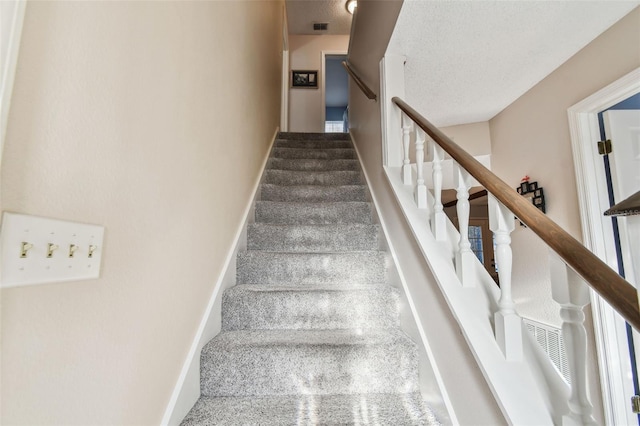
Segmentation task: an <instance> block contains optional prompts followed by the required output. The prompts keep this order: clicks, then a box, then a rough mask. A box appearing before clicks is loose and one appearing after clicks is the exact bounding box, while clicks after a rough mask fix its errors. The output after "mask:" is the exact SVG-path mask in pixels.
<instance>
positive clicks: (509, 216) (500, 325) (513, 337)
mask: <svg viewBox="0 0 640 426" xmlns="http://www.w3.org/2000/svg"><path fill="white" fill-rule="evenodd" d="M489 227H490V228H491V230H492V231H493V233H494V235H495V241H496V249H495V256H496V266H497V268H498V278H499V281H500V300H498V312H496V313H495V315H494V320H495V327H496V330H495V332H496V342H497V343H498V346H500V349H501V350H502V353H503V354H504V356H505V359H506V360H507V361H521V360H522V319H521V318H520V316H519V315H518V314H517V313H516V309H515V303H514V301H513V297H512V296H511V267H512V263H513V262H512V253H511V236H510V234H511V232H512V231H513V229H514V227H515V217H514V216H513V213H511V212H510V211H509V209H507V208H506V207H505V206H504V205H502V203H501V202H500V201H498V200H497V199H496V198H495V197H494V196H493V195H491V194H489Z"/></svg>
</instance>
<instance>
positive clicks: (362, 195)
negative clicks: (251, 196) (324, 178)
mask: <svg viewBox="0 0 640 426" xmlns="http://www.w3.org/2000/svg"><path fill="white" fill-rule="evenodd" d="M260 198H261V199H262V200H265V201H294V202H295V201H306V202H336V201H369V193H368V190H367V187H366V186H365V185H336V186H319V185H295V186H294V185H286V186H283V185H273V184H262V187H261V192H260Z"/></svg>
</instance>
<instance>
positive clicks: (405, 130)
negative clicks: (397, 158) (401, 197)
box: [402, 114, 413, 185]
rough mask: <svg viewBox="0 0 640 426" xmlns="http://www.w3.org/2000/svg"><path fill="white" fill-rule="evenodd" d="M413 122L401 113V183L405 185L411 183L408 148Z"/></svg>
mask: <svg viewBox="0 0 640 426" xmlns="http://www.w3.org/2000/svg"><path fill="white" fill-rule="evenodd" d="M412 127H413V122H412V121H411V119H410V118H409V117H407V115H406V114H402V148H403V154H404V157H403V160H402V183H404V184H405V185H413V181H412V180H411V162H410V160H409V148H410V146H411V128H412Z"/></svg>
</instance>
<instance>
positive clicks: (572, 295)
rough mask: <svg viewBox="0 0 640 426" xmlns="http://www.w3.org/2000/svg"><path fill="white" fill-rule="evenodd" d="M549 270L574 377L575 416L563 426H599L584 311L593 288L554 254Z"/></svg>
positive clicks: (572, 407) (567, 418)
mask: <svg viewBox="0 0 640 426" xmlns="http://www.w3.org/2000/svg"><path fill="white" fill-rule="evenodd" d="M549 267H550V271H551V294H552V296H553V300H555V301H556V302H558V304H559V305H560V318H562V321H563V322H562V337H563V339H564V347H565V350H566V352H567V364H568V366H569V375H570V377H571V396H570V397H569V409H570V410H571V412H570V413H568V414H565V415H564V416H563V417H562V424H563V425H564V426H569V425H595V424H596V422H595V419H594V418H593V416H592V412H593V406H592V405H591V402H590V401H589V396H588V393H587V332H586V330H585V327H584V320H585V315H584V311H583V308H584V307H585V306H586V305H587V304H588V303H589V288H588V287H587V285H586V284H585V283H584V281H583V280H582V278H580V276H579V275H578V274H576V273H575V272H574V271H573V270H572V269H571V268H569V267H568V266H567V265H566V264H565V263H564V262H563V261H562V260H561V259H560V257H559V256H558V255H557V254H555V253H554V252H551V253H550V264H549Z"/></svg>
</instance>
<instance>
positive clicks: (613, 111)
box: [598, 93, 640, 424]
mask: <svg viewBox="0 0 640 426" xmlns="http://www.w3.org/2000/svg"><path fill="white" fill-rule="evenodd" d="M598 122H599V125H600V135H601V140H602V141H607V144H606V145H605V144H601V146H602V147H605V146H606V147H607V148H606V149H605V152H604V155H602V159H603V162H602V167H603V168H604V171H605V177H606V186H607V190H608V194H609V206H610V207H611V206H613V205H614V204H617V203H618V202H620V201H622V200H625V199H627V198H628V197H630V196H631V195H633V194H635V193H636V192H638V191H640V137H639V136H640V93H638V94H636V95H634V96H632V97H630V98H627V99H625V100H624V101H622V102H620V103H618V104H616V105H614V106H612V107H610V108H608V109H607V110H606V111H603V112H601V113H599V114H598ZM609 141H611V142H609ZM609 147H610V149H609ZM605 220H606V221H608V220H611V226H612V228H613V244H614V247H615V260H616V262H617V270H618V273H619V274H620V275H621V276H622V277H623V278H625V279H626V280H627V281H629V282H630V283H631V284H633V285H635V286H636V288H637V287H638V273H639V272H640V269H639V266H640V265H639V264H640V261H639V260H638V258H639V257H640V247H639V243H638V241H636V240H640V216H628V217H626V216H621V217H616V216H611V217H609V218H607V219H605ZM610 256H611V257H613V253H611V254H610ZM626 333H627V340H628V350H629V358H628V363H627V365H626V366H625V365H624V364H622V362H623V361H622V359H621V364H622V367H623V368H624V369H625V370H627V374H628V375H629V376H630V377H631V378H632V380H631V383H628V382H627V384H626V388H625V393H626V395H627V398H631V396H633V395H640V385H639V383H638V365H639V363H638V355H640V354H639V353H638V349H640V334H638V332H637V331H635V330H633V328H632V327H631V326H630V325H629V324H626ZM623 349H624V348H623ZM621 356H622V354H621ZM634 420H635V423H634V424H638V417H637V416H636V417H635V419H634ZM630 421H631V419H630Z"/></svg>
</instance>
